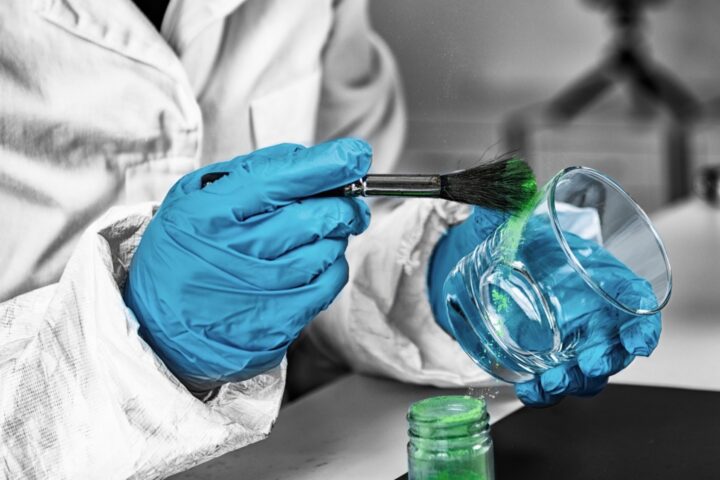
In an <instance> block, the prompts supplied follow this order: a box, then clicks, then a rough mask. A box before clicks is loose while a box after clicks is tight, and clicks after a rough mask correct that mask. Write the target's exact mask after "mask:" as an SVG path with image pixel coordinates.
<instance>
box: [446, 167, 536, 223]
mask: <svg viewBox="0 0 720 480" xmlns="http://www.w3.org/2000/svg"><path fill="white" fill-rule="evenodd" d="M441 182H442V197H443V198H446V199H448V200H453V201H456V202H463V203H469V204H472V205H480V206H483V207H488V208H494V209H497V210H503V211H510V212H514V211H517V210H520V209H522V208H523V207H524V206H525V205H526V204H527V203H528V202H529V201H530V200H531V199H532V197H533V195H534V194H535V191H536V190H537V184H536V182H535V175H534V174H533V171H532V170H531V169H530V167H529V166H528V164H527V163H525V162H524V161H523V160H521V159H520V158H518V157H516V156H514V155H504V156H501V157H498V158H496V159H494V160H491V161H490V162H486V163H483V164H481V165H478V166H477V167H473V168H470V169H468V170H462V171H459V172H453V173H449V174H446V175H442V176H441Z"/></svg>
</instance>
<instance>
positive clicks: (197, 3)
mask: <svg viewBox="0 0 720 480" xmlns="http://www.w3.org/2000/svg"><path fill="white" fill-rule="evenodd" d="M244 1H245V0H205V1H201V0H172V2H171V4H170V5H169V7H168V12H167V14H166V15H165V19H164V20H163V25H162V30H163V31H167V34H168V35H166V38H167V39H168V42H164V41H160V38H159V36H160V34H159V33H158V32H157V30H156V29H155V27H154V26H153V25H152V23H151V22H150V21H149V20H148V19H147V18H146V17H145V15H143V13H142V12H141V11H140V10H139V9H138V8H137V7H136V6H135V4H134V3H133V2H132V1H131V0H110V1H101V0H33V6H34V8H35V10H36V11H37V12H38V13H40V15H42V16H43V17H44V18H45V19H46V20H48V21H50V22H52V23H54V24H56V25H58V26H59V27H61V28H63V29H65V30H67V31H68V32H70V33H72V34H74V35H77V36H78V37H81V38H84V39H85V40H88V41H90V42H93V43H95V44H97V45H100V46H102V47H105V48H107V49H109V50H113V51H115V52H117V53H120V54H122V55H125V56H127V57H130V58H133V59H135V60H137V61H140V62H142V63H146V64H148V65H151V66H154V67H156V68H158V69H160V70H162V71H166V72H168V73H170V74H173V75H174V76H184V75H185V72H184V70H183V67H182V64H181V63H180V62H179V60H178V55H179V54H181V53H182V49H184V48H186V47H187V45H188V44H189V42H191V41H192V39H194V38H195V37H196V36H197V35H198V34H199V33H200V32H201V31H202V29H203V28H204V27H206V26H208V25H209V24H210V23H212V22H213V21H215V20H218V19H220V18H222V17H223V16H225V15H228V14H229V13H230V12H232V11H233V9H235V8H237V7H239V6H240V5H241V4H242V3H244ZM171 46H172V47H173V48H174V49H175V52H173V48H170V47H171Z"/></svg>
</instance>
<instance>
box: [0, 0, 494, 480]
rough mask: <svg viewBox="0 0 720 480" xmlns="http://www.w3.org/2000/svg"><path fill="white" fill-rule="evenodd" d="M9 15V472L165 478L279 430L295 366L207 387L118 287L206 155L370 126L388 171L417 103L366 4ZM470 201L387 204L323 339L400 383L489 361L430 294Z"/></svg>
mask: <svg viewBox="0 0 720 480" xmlns="http://www.w3.org/2000/svg"><path fill="white" fill-rule="evenodd" d="M0 25H2V27H1V28H0V209H1V215H0V265H2V269H0V301H3V303H0V432H2V434H1V437H0V457H2V458H1V459H0V478H12V479H15V478H33V479H45V478H48V479H49V478H53V479H73V480H76V479H84V478H104V479H114V478H118V479H121V478H142V479H148V478H161V477H164V476H167V475H170V474H172V473H174V472H178V471H181V470H184V469H187V468H189V467H191V466H192V465H194V464H197V463H199V462H201V461H204V460H207V459H209V458H212V457H214V456H217V455H220V454H222V453H224V452H226V451H229V450H232V449H236V448H239V447H242V446H243V445H246V444H248V443H251V442H254V441H257V440H259V439H261V438H263V437H264V436H265V435H267V434H268V433H269V431H270V428H271V426H272V424H273V422H274V420H275V418H276V416H277V411H278V408H279V405H280V399H281V397H282V391H283V385H284V377H285V365H284V364H283V365H282V366H281V367H278V368H276V369H274V370H272V371H270V372H267V373H266V374H263V375H259V376H257V377H255V378H252V379H250V380H247V381H245V382H241V383H236V384H228V385H225V386H224V387H222V389H221V391H220V393H219V395H218V396H217V397H216V398H214V399H213V400H211V401H209V402H202V401H200V400H198V399H196V398H195V397H193V396H192V395H191V394H189V393H188V392H187V391H186V390H185V389H184V388H183V386H182V385H181V384H180V383H179V382H178V381H177V380H176V379H175V378H174V377H173V376H172V374H171V373H170V372H169V371H168V370H167V369H166V368H165V367H164V365H163V364H162V362H161V361H160V360H159V359H158V358H157V357H156V356H155V355H154V354H153V352H152V351H151V350H150V349H149V347H148V346H147V345H146V344H145V343H144V342H143V341H142V339H141V338H140V337H139V336H138V334H137V322H136V319H135V317H134V315H133V313H132V312H131V311H130V310H129V309H127V308H126V307H125V305H124V304H123V301H122V297H121V295H120V288H121V286H122V285H123V283H124V280H125V277H126V273H127V268H128V266H129V264H130V260H131V258H132V255H133V252H134V249H135V247H136V246H137V243H138V241H139V238H140V237H141V235H142V232H143V229H144V228H145V226H146V225H147V223H148V221H149V220H150V218H151V216H152V212H153V207H154V206H155V205H157V203H158V202H159V201H160V200H161V199H162V198H163V196H164V193H165V191H166V190H167V188H168V187H169V186H170V185H171V184H172V182H174V181H175V180H176V179H177V178H178V177H179V176H181V175H182V174H184V173H187V172H188V171H190V170H192V169H195V168H197V167H199V166H200V165H201V164H205V163H209V162H214V161H219V160H225V159H228V158H231V157H233V156H235V155H238V154H242V153H246V152H249V151H252V150H254V149H256V148H259V147H263V146H266V145H270V144H275V143H279V142H299V143H306V144H307V143H313V142H315V141H319V140H323V139H327V138H332V137H337V136H345V135H354V136H360V137H363V138H366V139H368V140H369V141H370V142H371V143H372V144H373V146H374V149H375V163H374V166H373V169H374V170H375V171H388V170H390V169H391V168H392V164H393V162H394V160H395V158H397V156H398V154H399V151H400V149H401V144H402V138H403V134H404V121H405V118H404V107H403V103H402V97H401V93H400V88H399V83H398V81H397V74H396V71H395V67H394V63H393V60H392V58H391V55H390V54H389V52H388V50H387V48H386V47H385V46H384V45H383V43H382V42H381V41H380V39H379V38H378V37H377V36H376V35H375V34H374V33H373V32H372V31H371V29H370V27H369V25H368V21H367V12H366V2H365V0H339V1H338V0H292V1H287V0H285V1H282V0H245V1H243V0H205V1H201V0H173V1H171V3H170V6H169V9H168V12H167V14H166V17H165V20H164V22H163V25H162V31H161V33H162V36H161V35H160V34H158V32H157V31H156V30H155V29H154V28H153V26H152V25H151V24H150V23H149V22H148V21H147V19H145V17H144V16H143V15H142V14H141V13H140V12H139V11H138V10H137V8H136V7H135V6H134V5H133V4H132V3H131V2H130V0H112V1H106V2H99V1H93V0H4V1H3V2H0ZM163 37H164V39H163ZM465 215H467V211H466V210H465V209H463V208H460V207H457V206H454V205H450V204H446V203H444V202H434V201H413V202H407V203H405V204H404V205H402V206H400V207H398V208H396V209H395V210H393V211H391V212H388V213H386V214H385V215H375V218H374V219H373V224H372V226H371V227H370V229H369V231H368V232H367V233H366V234H364V235H363V237H361V239H360V240H358V241H354V242H351V245H350V248H349V250H348V260H349V263H350V268H351V273H350V281H349V284H348V286H347V287H346V288H345V289H344V291H343V293H342V294H341V296H340V297H339V298H338V300H337V301H336V302H335V303H334V304H333V305H332V306H331V308H330V309H329V310H328V311H326V312H324V313H323V314H322V315H321V316H320V317H319V318H317V319H316V320H315V321H314V322H313V323H312V325H311V327H310V328H309V329H308V330H307V337H308V338H309V339H310V341H311V342H312V343H313V344H314V345H315V346H316V347H317V348H318V349H320V350H321V351H322V352H324V353H325V354H326V355H327V356H328V357H330V358H335V359H338V361H342V362H343V363H345V364H347V365H349V366H350V367H352V368H354V369H356V370H359V371H364V372H371V373H378V374H382V375H387V376H391V377H394V378H397V379H401V380H404V381H412V382H422V383H432V384H436V385H462V384H470V383H478V382H480V381H482V380H484V379H486V378H487V376H486V375H485V374H483V373H482V372H481V371H480V369H479V368H477V367H476V366H475V365H474V364H473V363H472V362H471V361H470V360H469V359H468V358H467V356H465V355H464V353H462V351H461V350H460V348H459V347H458V346H457V344H456V343H455V342H454V341H453V340H452V339H451V338H450V337H448V336H447V335H446V334H445V333H444V332H442V330H441V329H440V328H439V327H438V326H437V325H436V324H435V322H434V320H433V318H432V313H431V311H430V307H429V304H428V302H427V293H426V291H425V267H426V264H427V261H428V257H429V255H430V253H431V251H432V248H433V246H434V245H435V243H436V242H437V240H438V238H439V237H440V236H441V235H442V233H443V232H444V231H445V229H446V228H447V225H448V224H450V223H453V222H456V221H459V220H460V219H461V218H463V216H465Z"/></svg>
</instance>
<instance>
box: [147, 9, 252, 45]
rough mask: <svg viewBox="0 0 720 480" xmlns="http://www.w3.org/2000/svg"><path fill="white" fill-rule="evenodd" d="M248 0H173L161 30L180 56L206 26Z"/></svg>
mask: <svg viewBox="0 0 720 480" xmlns="http://www.w3.org/2000/svg"><path fill="white" fill-rule="evenodd" d="M245 1H246V0H171V1H170V4H169V5H168V9H167V12H166V13H165V17H164V18H163V22H162V27H161V29H160V31H161V32H162V35H163V37H165V39H166V40H167V42H168V43H169V44H170V46H171V47H172V48H173V50H175V53H177V54H178V56H182V54H183V52H184V51H185V50H186V49H187V47H188V45H190V44H191V43H192V41H193V40H194V39H195V38H196V37H197V36H198V34H200V33H201V32H202V31H203V30H204V29H205V28H206V27H208V26H209V25H210V24H212V23H213V22H215V21H217V20H220V19H221V18H224V17H226V16H228V15H229V14H230V13H231V12H233V11H235V10H237V9H238V8H239V7H240V6H241V5H242V4H243V3H245Z"/></svg>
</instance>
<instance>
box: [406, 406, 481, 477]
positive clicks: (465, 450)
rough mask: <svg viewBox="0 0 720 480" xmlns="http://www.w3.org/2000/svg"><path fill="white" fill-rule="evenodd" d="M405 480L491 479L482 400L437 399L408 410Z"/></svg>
mask: <svg viewBox="0 0 720 480" xmlns="http://www.w3.org/2000/svg"><path fill="white" fill-rule="evenodd" d="M408 422H409V427H410V428H409V436H410V441H409V443H408V461H409V468H408V472H409V478H410V479H413V480H426V479H466V480H492V479H493V478H494V469H493V456H492V440H491V439H490V426H489V417H488V414H487V408H486V404H485V400H483V399H481V398H475V397H470V396H440V397H433V398H428V399H425V400H422V401H420V402H417V403H415V404H413V405H412V406H411V407H410V410H409V411H408Z"/></svg>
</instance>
